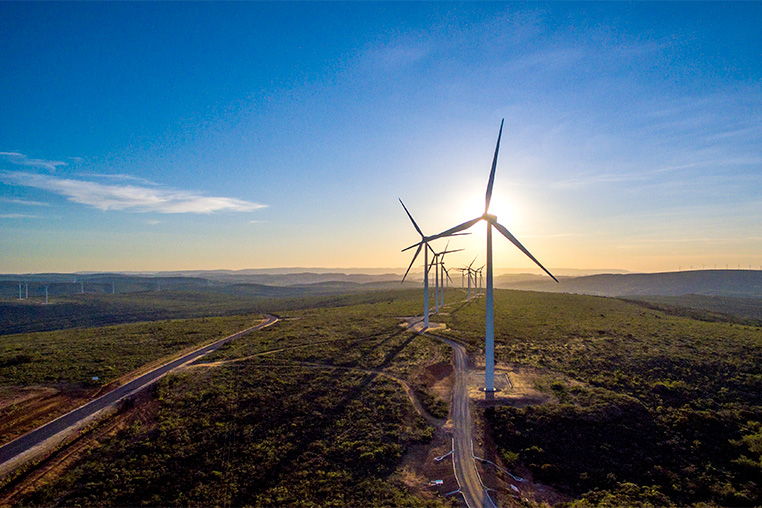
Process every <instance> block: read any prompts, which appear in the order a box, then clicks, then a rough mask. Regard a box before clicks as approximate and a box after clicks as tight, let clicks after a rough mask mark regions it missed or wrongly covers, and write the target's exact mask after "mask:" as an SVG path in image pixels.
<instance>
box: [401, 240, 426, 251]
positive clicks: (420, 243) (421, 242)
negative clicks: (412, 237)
mask: <svg viewBox="0 0 762 508" xmlns="http://www.w3.org/2000/svg"><path fill="white" fill-rule="evenodd" d="M419 245H423V240H421V241H420V242H418V243H414V244H413V245H411V246H410V247H405V248H404V249H402V250H401V251H400V252H405V251H406V250H410V249H412V248H413V247H418V246H419Z"/></svg>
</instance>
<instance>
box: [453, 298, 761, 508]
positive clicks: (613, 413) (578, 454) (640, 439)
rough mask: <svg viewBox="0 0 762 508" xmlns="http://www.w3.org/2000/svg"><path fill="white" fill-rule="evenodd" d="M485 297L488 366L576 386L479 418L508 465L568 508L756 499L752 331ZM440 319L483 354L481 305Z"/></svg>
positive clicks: (655, 314)
mask: <svg viewBox="0 0 762 508" xmlns="http://www.w3.org/2000/svg"><path fill="white" fill-rule="evenodd" d="M495 302H496V312H495V336H496V339H495V353H496V359H497V361H498V363H500V362H502V363H503V364H504V365H506V364H510V363H512V362H516V363H519V364H522V365H531V366H536V367H538V368H539V369H541V371H547V372H551V371H553V372H559V373H562V374H565V375H566V376H568V377H569V378H570V379H572V380H575V381H577V382H579V383H581V384H579V385H578V386H574V385H573V384H563V383H556V384H554V385H552V386H549V387H546V389H547V391H548V394H549V396H550V397H551V399H552V400H553V401H555V402H553V403H550V404H545V405H542V406H537V407H533V406H529V407H526V408H513V407H500V408H497V409H495V410H488V411H487V412H486V416H487V418H488V420H489V422H490V423H491V425H492V428H493V432H494V435H495V438H496V442H497V445H498V449H499V451H500V452H501V453H502V455H503V457H504V458H505V459H506V461H507V462H509V463H515V464H519V463H521V464H524V465H526V466H527V467H529V469H530V470H531V471H532V473H533V474H534V475H535V479H538V480H540V481H542V482H546V483H550V484H552V485H554V486H555V487H557V488H558V489H560V490H562V491H563V492H566V493H567V494H569V495H571V496H572V497H574V498H582V497H584V498H585V499H586V500H587V501H586V502H589V503H590V504H584V505H580V506H597V505H598V503H603V504H601V506H603V505H605V502H609V503H613V504H610V505H606V506H627V505H632V504H634V503H635V502H641V501H648V502H651V503H652V504H653V505H654V506H672V505H673V504H674V505H678V506H684V505H689V504H693V503H697V502H714V503H718V504H721V505H735V506H738V505H741V506H754V505H759V504H760V503H762V497H761V496H762V494H761V493H762V489H760V488H759V486H760V485H762V463H761V462H760V460H761V457H760V455H762V450H760V448H759V444H758V443H759V442H760V439H762V434H761V433H760V430H761V429H762V371H761V370H760V367H759V366H760V365H762V328H760V327H759V326H743V325H738V324H734V323H724V322H707V321H701V320H698V319H692V318H689V317H683V316H675V315H670V314H667V313H665V312H662V311H659V310H654V309H649V308H646V307H643V306H640V305H638V304H635V303H629V302H625V301H621V300H616V299H610V298H603V297H593V296H581V295H566V294H551V293H531V292H518V291H497V292H496V298H495ZM448 322H449V324H450V326H451V327H452V329H453V331H452V332H450V333H451V335H452V336H453V337H459V338H461V339H463V340H465V341H467V342H468V343H469V344H470V345H471V346H472V347H474V348H475V349H477V350H481V348H483V344H482V341H483V339H482V337H483V329H482V327H483V323H484V303H483V300H480V301H479V302H477V303H474V304H471V305H465V306H462V307H461V308H459V309H458V310H455V311H453V312H452V313H451V315H450V317H449V318H448ZM651 486H655V487H654V488H651ZM596 490H597V491H598V492H597V493H596ZM607 499H608V501H607Z"/></svg>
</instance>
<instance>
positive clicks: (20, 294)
mask: <svg viewBox="0 0 762 508" xmlns="http://www.w3.org/2000/svg"><path fill="white" fill-rule="evenodd" d="M22 286H23V284H22V283H21V282H19V300H22V299H23V298H21V296H22V293H21V287H22Z"/></svg>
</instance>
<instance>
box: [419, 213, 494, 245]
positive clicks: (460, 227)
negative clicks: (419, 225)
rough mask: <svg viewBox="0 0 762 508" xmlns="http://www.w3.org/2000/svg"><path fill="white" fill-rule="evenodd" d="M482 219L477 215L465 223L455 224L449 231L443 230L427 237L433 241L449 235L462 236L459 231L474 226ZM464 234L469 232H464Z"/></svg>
mask: <svg viewBox="0 0 762 508" xmlns="http://www.w3.org/2000/svg"><path fill="white" fill-rule="evenodd" d="M480 220H482V218H481V217H477V218H475V219H473V220H470V221H468V222H464V223H463V224H460V225H458V226H455V227H454V228H450V229H448V230H447V231H443V232H441V233H439V234H438V235H434V236H431V237H429V238H427V240H428V241H432V240H436V239H438V238H444V237H447V236H460V235H458V234H457V233H460V232H461V231H465V230H466V229H468V228H470V227H471V226H473V225H474V224H476V223H477V222H479V221H480ZM462 234H468V233H462Z"/></svg>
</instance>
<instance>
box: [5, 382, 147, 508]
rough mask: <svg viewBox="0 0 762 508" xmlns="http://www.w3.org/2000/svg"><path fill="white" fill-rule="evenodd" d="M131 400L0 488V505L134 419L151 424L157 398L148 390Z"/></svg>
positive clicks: (10, 502)
mask: <svg viewBox="0 0 762 508" xmlns="http://www.w3.org/2000/svg"><path fill="white" fill-rule="evenodd" d="M132 400H134V404H130V405H127V406H124V405H123V406H120V408H121V409H120V410H112V411H114V413H115V414H114V415H113V416H112V417H110V418H102V419H101V420H100V421H99V424H97V425H96V426H95V427H94V428H93V429H92V430H91V431H85V432H84V433H83V434H82V435H81V436H79V437H76V438H74V439H73V440H72V441H71V442H70V443H67V444H66V445H65V446H64V447H62V448H61V449H59V450H57V451H55V452H53V453H52V454H51V455H49V456H48V457H46V458H45V459H43V460H42V461H41V462H39V463H38V464H35V465H33V466H32V467H30V468H29V469H28V470H27V471H25V472H24V473H22V474H21V475H20V476H19V477H17V478H16V479H15V480H13V481H12V482H11V483H10V484H9V485H6V486H5V487H3V488H2V489H1V490H0V508H4V507H10V506H16V505H17V504H18V503H19V501H21V500H22V499H23V498H24V497H26V496H28V495H29V494H30V493H32V492H34V491H35V490H37V489H39V488H40V487H42V486H44V485H46V484H48V483H50V482H52V481H54V480H55V479H57V478H58V477H60V476H61V475H63V474H65V473H66V471H67V470H68V469H69V468H70V467H71V466H72V465H73V464H74V463H76V462H77V461H78V460H79V459H80V458H81V457H83V456H84V455H85V454H86V453H87V452H88V451H89V450H90V449H91V448H93V447H95V446H98V443H99V442H101V441H103V440H104V439H106V438H108V437H110V436H113V435H114V434H116V433H117V432H119V431H120V430H122V429H125V428H127V427H129V426H130V425H132V424H133V423H134V422H136V421H140V422H141V423H143V424H148V425H151V424H153V423H154V420H155V416H156V413H157V412H158V407H159V402H158V400H156V399H155V398H153V396H152V391H151V390H142V391H141V392H138V393H137V394H135V395H133V396H132Z"/></svg>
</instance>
